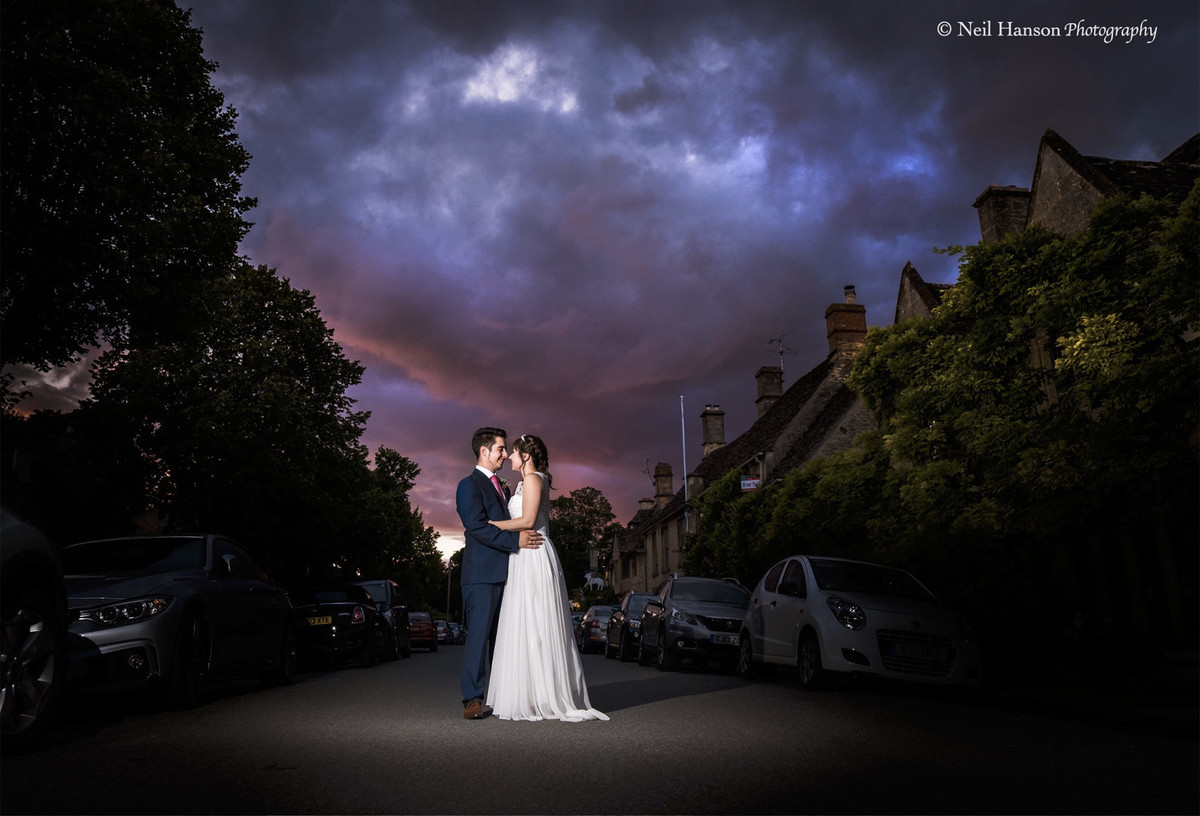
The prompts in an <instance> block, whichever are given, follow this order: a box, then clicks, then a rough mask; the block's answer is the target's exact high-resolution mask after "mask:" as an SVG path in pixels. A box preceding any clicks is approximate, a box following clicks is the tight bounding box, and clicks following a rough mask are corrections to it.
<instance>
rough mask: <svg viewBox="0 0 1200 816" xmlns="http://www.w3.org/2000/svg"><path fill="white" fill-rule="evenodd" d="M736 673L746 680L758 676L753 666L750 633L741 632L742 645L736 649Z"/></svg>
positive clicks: (755, 667)
mask: <svg viewBox="0 0 1200 816" xmlns="http://www.w3.org/2000/svg"><path fill="white" fill-rule="evenodd" d="M737 673H738V675H739V676H741V677H745V678H746V679H747V680H749V679H751V678H753V677H755V676H757V675H758V671H757V666H755V665H754V644H753V643H751V642H750V633H749V632H747V631H746V630H744V629H743V630H742V643H741V646H740V647H739V648H738V660H737Z"/></svg>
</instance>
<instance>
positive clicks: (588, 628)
mask: <svg viewBox="0 0 1200 816" xmlns="http://www.w3.org/2000/svg"><path fill="white" fill-rule="evenodd" d="M612 611H613V608H612V606H611V605H600V606H593V607H591V608H589V609H588V611H587V612H584V613H583V618H582V619H581V620H580V621H579V625H578V626H577V627H575V645H577V646H578V647H579V651H581V652H583V653H585V654H586V653H587V652H590V651H592V650H593V649H603V648H604V646H605V644H606V643H607V642H608V619H609V618H610V617H611V616H612Z"/></svg>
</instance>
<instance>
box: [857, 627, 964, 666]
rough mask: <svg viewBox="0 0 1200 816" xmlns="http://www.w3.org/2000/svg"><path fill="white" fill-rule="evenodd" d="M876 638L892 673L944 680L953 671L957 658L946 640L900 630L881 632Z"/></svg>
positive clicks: (880, 655)
mask: <svg viewBox="0 0 1200 816" xmlns="http://www.w3.org/2000/svg"><path fill="white" fill-rule="evenodd" d="M876 637H877V638H878V641H879V659H880V660H881V661H882V662H883V665H884V668H887V669H890V670H891V671H894V672H901V673H903V674H917V675H921V676H922V677H944V676H946V675H948V674H949V673H950V671H951V669H953V668H954V658H955V657H956V655H955V652H954V647H953V646H952V645H951V644H950V641H949V639H947V638H944V637H939V636H937V635H926V634H922V633H920V632H905V631H903V630H899V629H881V630H879V632H877V633H876Z"/></svg>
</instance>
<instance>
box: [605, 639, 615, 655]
mask: <svg viewBox="0 0 1200 816" xmlns="http://www.w3.org/2000/svg"><path fill="white" fill-rule="evenodd" d="M616 656H617V647H616V646H613V645H612V643H610V642H609V640H608V638H607V637H605V639H604V657H605V658H606V659H608V660H612V659H613V658H614V657H616Z"/></svg>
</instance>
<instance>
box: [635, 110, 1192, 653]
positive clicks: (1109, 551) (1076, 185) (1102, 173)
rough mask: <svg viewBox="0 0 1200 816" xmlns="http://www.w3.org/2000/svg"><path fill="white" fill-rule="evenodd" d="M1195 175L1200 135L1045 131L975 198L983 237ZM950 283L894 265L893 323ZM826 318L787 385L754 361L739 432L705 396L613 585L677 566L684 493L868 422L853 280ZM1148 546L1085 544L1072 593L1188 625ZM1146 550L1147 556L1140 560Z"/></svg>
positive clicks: (650, 583)
mask: <svg viewBox="0 0 1200 816" xmlns="http://www.w3.org/2000/svg"><path fill="white" fill-rule="evenodd" d="M1198 176H1200V134H1197V135H1196V136H1193V137H1192V138H1191V139H1189V140H1187V141H1186V142H1185V143H1184V144H1182V145H1181V146H1180V147H1179V148H1177V149H1176V150H1174V151H1173V152H1172V153H1171V154H1170V155H1168V156H1166V157H1165V158H1163V160H1162V161H1160V162H1146V161H1129V160H1119V159H1110V158H1104V157H1096V156H1084V155H1082V154H1080V153H1079V152H1078V151H1077V150H1076V149H1075V148H1074V147H1072V146H1071V145H1070V144H1069V143H1068V142H1067V141H1066V140H1065V139H1063V138H1062V137H1061V136H1059V135H1058V134H1057V133H1055V132H1054V131H1053V130H1047V131H1046V133H1045V134H1044V135H1043V137H1042V139H1041V142H1040V144H1039V146H1038V151H1037V158H1036V163H1035V168H1034V174H1033V180H1032V184H1031V185H1030V187H1028V188H1025V187H1015V186H1000V185H993V186H990V187H988V188H987V189H986V190H985V191H984V192H983V193H982V194H981V195H980V196H979V197H978V198H977V199H976V200H975V203H974V206H975V208H976V209H977V210H978V215H979V227H980V236H981V240H983V241H984V242H992V241H998V240H1000V239H1001V238H1003V237H1004V236H1005V235H1007V234H1009V233H1012V232H1017V231H1020V230H1024V229H1026V228H1028V227H1029V226H1042V227H1046V228H1048V229H1051V230H1054V231H1057V232H1061V233H1064V234H1072V233H1075V232H1077V231H1079V230H1082V229H1084V228H1085V227H1086V225H1087V222H1088V219H1089V217H1090V216H1091V213H1092V211H1093V210H1094V209H1095V207H1096V205H1097V204H1098V203H1099V202H1100V201H1102V200H1103V199H1105V198H1107V197H1111V196H1115V195H1128V196H1131V197H1138V196H1141V195H1142V194H1148V195H1151V196H1154V197H1156V198H1167V199H1168V200H1177V201H1182V200H1183V198H1185V197H1186V196H1187V194H1188V192H1189V191H1190V190H1191V188H1192V185H1193V184H1194V183H1195V181H1196V179H1197V177H1198ZM951 286H952V284H936V283H928V282H926V281H925V280H923V279H922V278H921V275H920V274H919V272H918V271H917V269H916V268H915V267H914V266H913V265H912V264H911V263H908V264H906V265H905V266H904V269H903V270H902V271H901V273H900V287H899V291H898V293H897V298H896V311H895V316H894V319H895V321H896V322H897V323H899V322H901V321H904V320H907V319H910V318H914V317H927V316H929V315H930V313H931V312H932V310H933V309H934V308H935V307H936V306H937V305H938V303H939V302H940V301H941V299H942V295H943V294H944V293H945V291H946V290H947V289H949V288H950V287H951ZM825 318H826V326H827V334H828V338H829V356H828V357H827V358H826V359H825V361H824V362H822V363H821V364H820V365H818V366H817V367H816V368H814V369H813V370H812V371H810V372H808V373H807V374H805V375H804V376H803V377H801V378H800V379H799V380H797V381H796V382H795V383H794V384H792V386H790V387H789V388H788V389H787V390H786V391H784V390H783V387H782V386H783V372H782V370H781V369H779V368H776V367H765V368H762V369H760V370H759V371H758V373H757V374H756V375H755V379H756V381H757V384H758V396H757V399H756V401H755V402H756V405H757V406H758V418H757V420H756V421H755V422H754V424H753V425H751V427H750V428H749V429H748V430H747V431H746V432H745V433H743V434H741V435H740V436H738V437H737V438H736V439H734V440H733V441H731V442H728V443H727V442H726V440H725V427H724V412H723V411H722V410H721V409H720V407H719V406H717V405H709V406H707V407H706V408H705V409H704V411H703V412H702V414H701V423H702V433H703V450H704V456H703V458H702V459H701V461H700V463H699V464H698V465H697V466H696V468H695V470H693V471H692V472H691V473H689V474H687V476H686V485H683V486H681V488H680V489H676V487H675V485H674V483H673V473H672V470H671V466H670V465H669V464H666V463H660V464H659V465H658V466H657V467H656V468H655V472H654V483H655V496H654V498H652V499H643V500H642V501H641V503H640V506H639V508H638V511H637V513H636V514H635V515H634V517H633V518H632V519H630V521H629V524H628V526H627V527H626V530H625V532H624V534H623V535H622V536H620V537H619V538H618V540H617V541H616V542H615V543H614V548H613V564H612V578H613V587H614V589H616V590H617V591H618V592H623V591H626V590H630V589H636V590H653V589H655V588H656V587H657V586H658V585H659V584H660V583H661V582H662V580H663V579H664V578H665V577H666V576H667V575H669V574H670V573H672V572H677V571H679V568H680V561H681V543H682V542H683V541H684V539H685V535H686V534H687V533H688V532H689V531H693V530H694V522H693V519H692V518H691V516H690V509H691V501H692V500H693V499H695V498H696V497H697V496H699V495H700V494H702V493H703V492H704V490H705V489H707V487H708V486H709V485H711V484H713V483H714V482H715V481H717V480H719V479H721V478H722V477H724V476H725V475H726V474H727V473H730V472H738V473H740V474H742V476H743V482H744V484H745V487H746V489H753V488H754V487H756V486H759V485H762V484H766V483H768V482H769V481H771V480H775V479H780V478H782V477H783V475H784V474H786V473H787V472H788V471H789V470H791V469H792V468H795V467H797V466H799V465H801V464H803V463H805V462H807V461H809V460H811V459H813V458H816V457H819V456H825V455H828V454H830V453H833V452H835V451H839V450H843V449H846V448H848V447H849V446H850V444H851V442H852V440H853V439H854V437H855V435H857V434H858V433H860V432H862V431H864V430H868V429H871V428H873V427H874V426H875V421H874V417H873V416H871V414H870V413H869V412H868V411H867V410H866V409H865V407H864V406H863V405H862V403H861V401H860V400H859V399H858V398H857V395H855V394H854V393H853V392H852V391H851V390H850V389H849V387H848V386H847V385H846V384H845V379H846V376H847V375H848V374H849V371H850V367H851V365H852V364H853V361H854V357H855V353H856V352H857V350H858V348H859V347H860V346H861V344H862V342H863V338H864V336H865V333H866V316H865V310H864V308H863V307H862V306H859V305H858V304H857V303H855V297H854V290H853V287H847V289H846V299H845V302H844V303H835V304H833V305H831V306H830V307H829V308H828V309H827V310H826V314H825ZM1046 339H1047V338H1041V340H1042V341H1045V340H1046ZM1034 346H1035V347H1034V348H1032V349H1031V354H1030V364H1031V365H1035V366H1036V365H1046V364H1048V362H1049V358H1048V351H1047V350H1046V349H1045V348H1041V349H1040V351H1039V347H1038V340H1037V339H1035V342H1034ZM1039 354H1040V355H1041V356H1039ZM1151 535H1152V534H1151ZM1146 544H1147V542H1141V543H1140V544H1139V542H1134V541H1132V540H1128V539H1125V540H1114V541H1108V542H1093V546H1092V548H1091V551H1089V552H1088V553H1082V554H1080V557H1079V560H1078V564H1077V565H1076V570H1077V572H1078V575H1077V580H1078V582H1079V586H1080V587H1081V589H1080V591H1081V593H1083V594H1085V595H1088V596H1089V598H1090V603H1091V605H1092V607H1093V608H1095V609H1097V610H1098V611H1099V612H1100V613H1101V614H1116V613H1117V612H1119V611H1120V612H1122V613H1124V614H1126V615H1129V616H1131V617H1132V618H1133V619H1134V621H1135V623H1136V624H1137V629H1138V630H1140V631H1143V632H1144V631H1147V629H1148V628H1149V627H1150V626H1151V624H1152V622H1153V620H1154V617H1155V616H1156V615H1158V616H1161V617H1160V618H1159V619H1160V620H1163V621H1164V622H1165V623H1166V624H1167V625H1169V626H1170V628H1171V629H1172V630H1174V631H1175V632H1177V633H1179V632H1184V631H1193V632H1194V630H1195V627H1196V622H1195V621H1191V622H1190V623H1189V622H1188V621H1185V620H1183V619H1182V617H1181V612H1180V610H1181V609H1182V608H1184V607H1185V606H1187V604H1186V603H1183V602H1181V599H1180V598H1179V592H1180V590H1179V578H1178V576H1177V575H1176V574H1175V572H1176V571H1177V567H1178V563H1179V561H1178V560H1177V559H1175V558H1174V557H1173V554H1172V552H1171V548H1170V547H1169V546H1167V543H1166V542H1149V546H1146ZM1148 551H1149V552H1154V553H1157V556H1156V557H1155V558H1151V559H1147V558H1146V557H1144V554H1145V553H1146V552H1148ZM1139 563H1140V564H1141V566H1140V567H1139V566H1138V565H1139ZM1189 563H1190V562H1189ZM1130 565H1133V566H1132V567H1131V566H1130ZM1130 570H1133V573H1136V574H1131V572H1130ZM1194 578H1195V576H1194V575H1193V576H1191V579H1192V581H1193V582H1194ZM1146 587H1149V589H1148V590H1146V589H1145V588H1146ZM1147 593H1148V594H1147ZM1155 593H1157V596H1156V595H1155ZM1156 597H1157V598H1158V599H1160V600H1155V598H1156Z"/></svg>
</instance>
